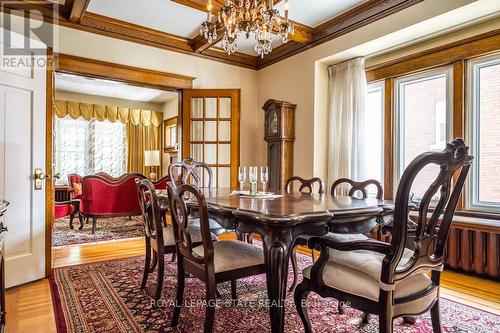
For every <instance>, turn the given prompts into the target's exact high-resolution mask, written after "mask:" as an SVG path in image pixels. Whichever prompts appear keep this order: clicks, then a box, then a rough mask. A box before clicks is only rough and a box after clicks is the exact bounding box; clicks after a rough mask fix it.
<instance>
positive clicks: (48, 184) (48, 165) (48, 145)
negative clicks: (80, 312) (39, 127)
mask: <svg viewBox="0 0 500 333" xmlns="http://www.w3.org/2000/svg"><path fill="white" fill-rule="evenodd" d="M53 56H54V55H53V52H52V48H48V49H47V58H49V59H50V58H52V59H53ZM53 64H54V62H53V61H47V66H48V67H47V70H46V72H47V73H46V82H45V85H46V87H45V103H46V112H45V174H46V175H49V176H50V178H48V179H46V180H45V277H49V276H50V275H51V274H52V224H53V219H54V201H55V200H54V182H53V179H52V178H53V177H52V175H53V170H52V152H53V150H52V149H53V147H52V145H53V142H52V141H53V133H52V130H53V128H52V126H53V108H54V104H53V97H54V67H53Z"/></svg>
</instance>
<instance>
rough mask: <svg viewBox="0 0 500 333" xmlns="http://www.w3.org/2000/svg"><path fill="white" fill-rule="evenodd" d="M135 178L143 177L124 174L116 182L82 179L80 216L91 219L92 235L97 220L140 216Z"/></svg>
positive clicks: (100, 178)
mask: <svg viewBox="0 0 500 333" xmlns="http://www.w3.org/2000/svg"><path fill="white" fill-rule="evenodd" d="M137 178H145V177H144V176H143V175H141V174H126V175H123V176H121V177H119V178H118V180H109V179H106V178H104V177H102V176H97V175H92V176H85V177H83V181H82V189H83V193H82V197H81V202H80V214H81V215H82V216H83V217H85V218H92V233H95V230H96V224H97V218H106V217H118V216H139V215H142V212H141V208H140V206H139V201H138V197H137V188H136V185H135V179H137Z"/></svg>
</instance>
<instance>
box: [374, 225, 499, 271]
mask: <svg viewBox="0 0 500 333" xmlns="http://www.w3.org/2000/svg"><path fill="white" fill-rule="evenodd" d="M458 219H460V220H461V219H462V218H461V217H458V218H456V220H458ZM468 220H470V221H468V222H461V221H460V222H459V221H454V222H453V223H452V227H451V230H450V235H449V237H448V243H447V246H446V253H445V266H446V267H447V268H451V269H455V270H460V271H465V272H468V273H473V274H477V275H483V276H484V275H486V276H489V277H491V278H494V279H496V280H498V279H499V278H500V221H494V220H482V219H472V218H469V219H468ZM371 237H372V238H375V239H378V240H380V241H384V242H389V241H390V236H385V235H382V233H381V232H380V228H379V229H378V230H374V231H373V232H372V233H371Z"/></svg>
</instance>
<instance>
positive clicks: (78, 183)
mask: <svg viewBox="0 0 500 333" xmlns="http://www.w3.org/2000/svg"><path fill="white" fill-rule="evenodd" d="M82 180H83V177H82V176H80V175H79V174H76V173H70V174H68V186H69V187H68V193H69V202H70V204H71V205H72V206H73V209H72V212H71V214H70V218H69V227H70V228H71V229H73V219H74V218H75V215H77V214H78V219H79V220H80V230H81V229H82V228H83V221H82V217H81V215H80V200H81V199H82V193H83V188H82V185H83V184H82Z"/></svg>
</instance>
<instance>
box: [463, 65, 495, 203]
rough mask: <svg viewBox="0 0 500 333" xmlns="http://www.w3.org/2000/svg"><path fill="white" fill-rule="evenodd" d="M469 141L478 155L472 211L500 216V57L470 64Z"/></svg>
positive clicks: (472, 185)
mask: <svg viewBox="0 0 500 333" xmlns="http://www.w3.org/2000/svg"><path fill="white" fill-rule="evenodd" d="M469 65H470V66H469V69H470V73H469V77H470V78H471V80H470V81H469V82H470V86H469V89H470V91H469V96H470V101H469V102H470V107H469V110H468V111H469V133H468V134H469V135H468V137H469V139H470V148H471V152H472V154H473V155H474V162H473V164H472V174H471V175H469V181H470V186H469V189H468V195H467V206H468V208H469V209H474V210H480V211H489V212H500V180H499V178H498V173H499V171H500V94H499V93H498V92H499V91H500V56H498V55H496V56H494V57H488V58H482V59H477V60H474V61H471V62H470V64H469Z"/></svg>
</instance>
